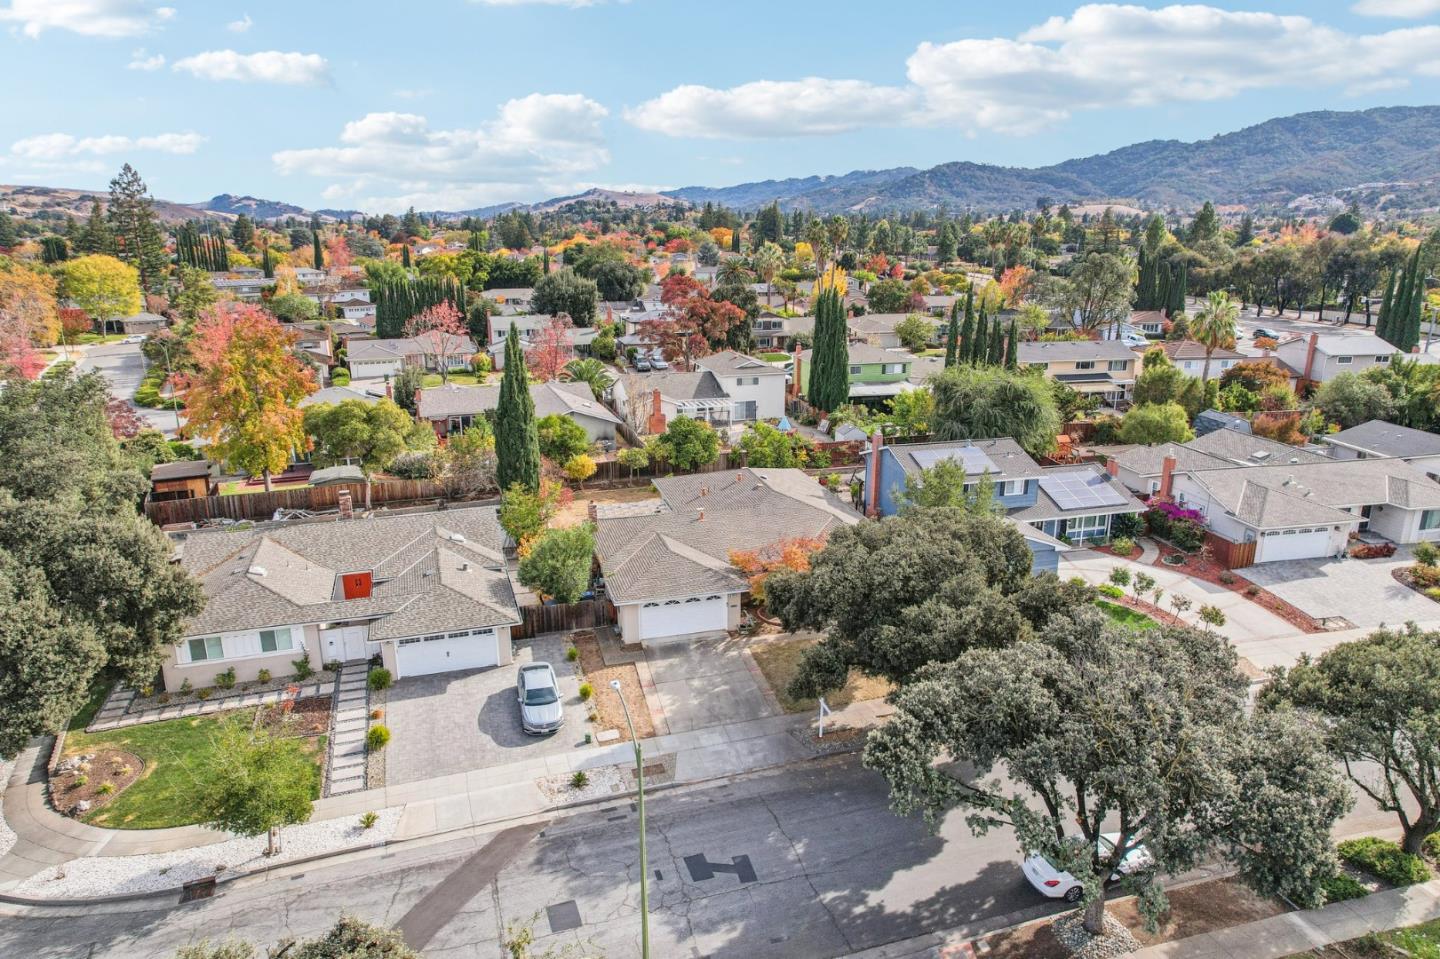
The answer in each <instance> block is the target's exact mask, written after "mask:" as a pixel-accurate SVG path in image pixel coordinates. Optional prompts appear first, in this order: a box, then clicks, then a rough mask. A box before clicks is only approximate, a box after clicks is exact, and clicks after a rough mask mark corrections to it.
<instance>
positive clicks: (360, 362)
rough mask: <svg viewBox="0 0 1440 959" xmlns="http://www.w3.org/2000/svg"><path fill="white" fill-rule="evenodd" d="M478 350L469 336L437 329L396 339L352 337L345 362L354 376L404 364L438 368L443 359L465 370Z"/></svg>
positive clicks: (390, 371) (375, 375)
mask: <svg viewBox="0 0 1440 959" xmlns="http://www.w3.org/2000/svg"><path fill="white" fill-rule="evenodd" d="M478 350H479V347H477V346H476V345H475V341H474V340H472V339H470V337H468V336H455V335H454V334H450V333H440V332H437V331H434V330H430V331H427V332H425V333H422V334H420V335H419V336H411V337H403V338H397V339H393V340H370V339H359V338H351V339H350V340H348V341H346V344H345V356H346V365H348V366H349V367H350V378H351V379H355V380H370V379H380V378H382V377H386V376H394V375H396V374H397V373H399V372H400V368H401V367H402V366H420V367H423V368H424V369H425V370H427V371H430V372H438V371H439V370H440V366H441V363H442V362H443V363H444V364H445V365H446V366H448V367H449V368H450V369H452V370H465V369H469V367H470V361H471V359H472V358H473V357H474V356H475V354H476V352H478Z"/></svg>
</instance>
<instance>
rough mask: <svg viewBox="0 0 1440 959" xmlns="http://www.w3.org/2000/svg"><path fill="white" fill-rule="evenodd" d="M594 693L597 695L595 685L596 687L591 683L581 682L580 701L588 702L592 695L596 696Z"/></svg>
mask: <svg viewBox="0 0 1440 959" xmlns="http://www.w3.org/2000/svg"><path fill="white" fill-rule="evenodd" d="M594 695H595V687H594V686H591V685H590V684H589V683H581V684H580V701H581V702H588V701H589V700H590V697H591V696H594Z"/></svg>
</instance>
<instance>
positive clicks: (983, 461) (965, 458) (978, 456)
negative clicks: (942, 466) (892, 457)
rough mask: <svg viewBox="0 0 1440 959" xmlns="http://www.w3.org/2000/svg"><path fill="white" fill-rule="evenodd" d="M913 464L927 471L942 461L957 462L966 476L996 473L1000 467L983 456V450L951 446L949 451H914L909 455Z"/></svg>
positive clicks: (972, 447)
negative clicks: (913, 461)
mask: <svg viewBox="0 0 1440 959" xmlns="http://www.w3.org/2000/svg"><path fill="white" fill-rule="evenodd" d="M910 455H911V457H913V458H914V460H915V464H916V465H917V466H919V467H920V468H921V469H922V470H928V469H929V468H930V467H932V466H934V465H935V464H936V463H939V462H941V461H942V460H958V461H959V462H960V465H961V466H963V467H965V475H966V476H978V475H979V474H981V473H998V472H1000V467H998V466H996V465H995V462H994V461H993V460H991V459H990V457H988V456H986V455H985V452H984V451H983V450H980V449H978V448H976V447H974V446H952V447H950V448H949V449H935V450H916V451H915V452H913V453H911V454H910Z"/></svg>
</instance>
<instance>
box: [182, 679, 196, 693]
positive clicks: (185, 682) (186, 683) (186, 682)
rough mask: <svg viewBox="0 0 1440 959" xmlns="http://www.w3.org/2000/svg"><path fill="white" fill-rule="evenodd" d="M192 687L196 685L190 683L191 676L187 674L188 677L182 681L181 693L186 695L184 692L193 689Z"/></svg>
mask: <svg viewBox="0 0 1440 959" xmlns="http://www.w3.org/2000/svg"><path fill="white" fill-rule="evenodd" d="M192 689H194V687H193V686H191V685H190V678H189V677H188V676H187V677H186V678H185V679H184V680H183V681H182V682H181V683H180V693H181V695H184V694H186V693H188V692H190V690H192Z"/></svg>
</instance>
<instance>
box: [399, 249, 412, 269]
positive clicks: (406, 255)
mask: <svg viewBox="0 0 1440 959" xmlns="http://www.w3.org/2000/svg"><path fill="white" fill-rule="evenodd" d="M400 265H401V266H403V267H405V269H407V270H408V269H410V244H409V243H406V244H405V245H404V246H402V247H401V248H400Z"/></svg>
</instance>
